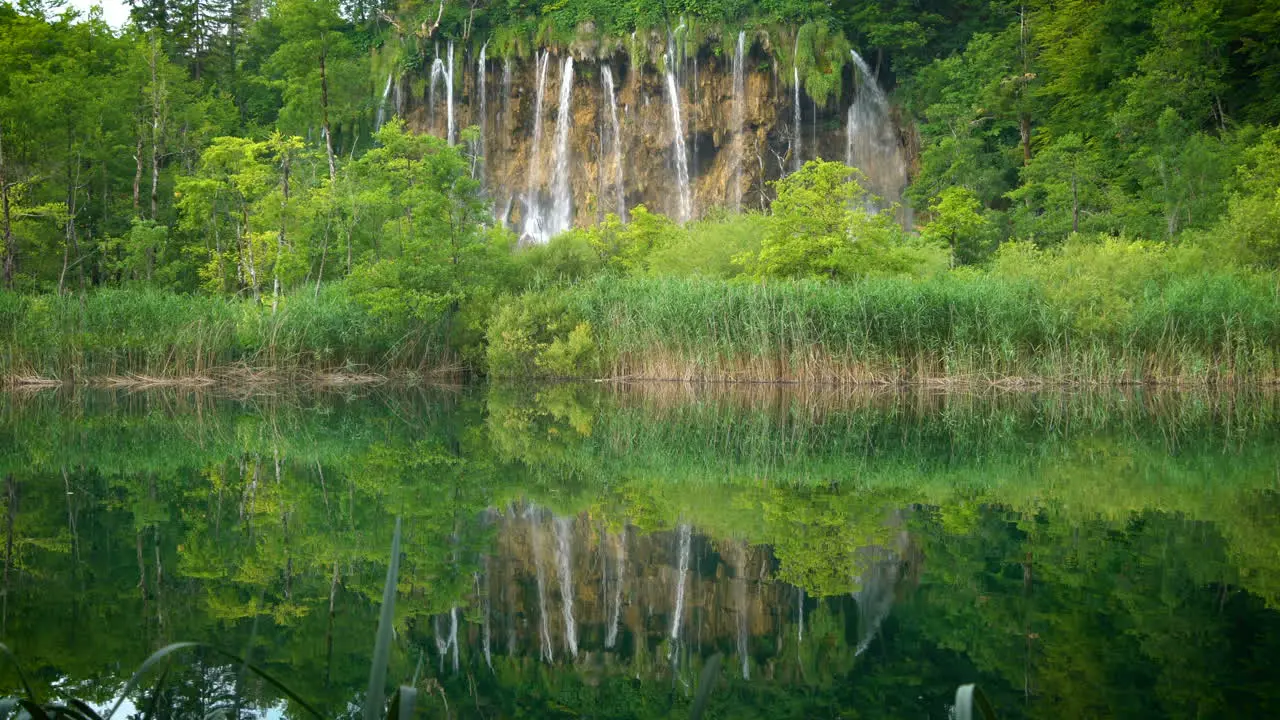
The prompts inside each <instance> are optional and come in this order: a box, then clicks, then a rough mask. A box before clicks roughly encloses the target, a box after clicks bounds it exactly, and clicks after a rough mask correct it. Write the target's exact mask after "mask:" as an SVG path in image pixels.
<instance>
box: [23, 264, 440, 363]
mask: <svg viewBox="0 0 1280 720" xmlns="http://www.w3.org/2000/svg"><path fill="white" fill-rule="evenodd" d="M460 370H461V367H460V365H459V363H458V362H457V360H456V358H455V356H454V354H453V353H451V352H450V351H449V349H448V348H447V347H446V344H445V342H444V333H443V328H442V327H441V326H440V325H432V324H420V325H414V324H408V323H406V324H403V325H396V324H391V323H386V322H383V321H381V320H379V319H377V318H374V317H373V316H371V315H370V314H369V313H368V312H367V311H366V310H365V309H364V308H362V307H361V306H359V305H358V304H357V303H355V302H354V301H352V300H351V299H349V298H348V297H347V296H346V295H345V294H344V292H343V289H342V288H341V287H340V286H334V287H329V288H326V289H325V290H324V291H322V292H321V293H320V294H319V295H318V296H313V295H312V294H311V293H305V294H300V295H297V296H294V297H289V298H286V299H285V301H284V302H282V303H281V305H280V307H279V309H278V311H276V312H272V310H271V308H270V307H269V306H265V305H258V304H256V303H253V302H251V301H248V300H242V299H236V298H224V297H210V296H202V295H183V294H175V293H168V292H163V291H159V290H152V289H142V288H137V289H112V290H101V291H98V292H94V293H90V294H88V295H85V296H63V297H59V296H54V295H39V296H23V295H17V294H13V293H0V377H3V378H5V381H6V384H8V385H10V386H11V387H13V386H19V385H24V386H31V385H33V384H58V383H62V382H73V383H91V384H99V385H108V386H133V387H147V386H158V385H173V384H182V385H202V384H211V383H248V384H259V383H267V382H274V381H276V380H280V379H288V380H290V381H299V380H303V381H307V380H313V381H317V382H323V383H326V384H350V383H362V382H376V381H381V380H383V379H385V378H387V377H389V376H395V375H415V376H423V375H434V374H439V373H442V372H460Z"/></svg>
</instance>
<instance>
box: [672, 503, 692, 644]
mask: <svg viewBox="0 0 1280 720" xmlns="http://www.w3.org/2000/svg"><path fill="white" fill-rule="evenodd" d="M690 536H691V528H690V527H689V526H688V525H687V524H686V525H681V526H680V560H679V565H678V567H677V569H676V610H675V615H673V616H672V618H671V639H672V640H679V639H680V621H681V620H682V619H683V618H684V593H685V583H686V582H687V579H688V575H689V545H690V540H691V537H690Z"/></svg>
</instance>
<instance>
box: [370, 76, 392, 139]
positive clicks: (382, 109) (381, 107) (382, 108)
mask: <svg viewBox="0 0 1280 720" xmlns="http://www.w3.org/2000/svg"><path fill="white" fill-rule="evenodd" d="M391 77H392V73H390V72H388V73H387V86H386V88H384V89H383V90H382V102H380V103H378V118H377V120H376V121H375V122H374V123H373V131H374V132H377V131H379V130H381V129H382V123H384V122H386V119H387V98H388V97H390V96H391Z"/></svg>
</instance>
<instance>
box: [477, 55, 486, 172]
mask: <svg viewBox="0 0 1280 720" xmlns="http://www.w3.org/2000/svg"><path fill="white" fill-rule="evenodd" d="M488 50H489V43H488V42H486V43H485V44H484V45H481V46H480V60H479V62H477V63H476V87H477V88H478V92H479V94H480V140H479V143H478V144H477V153H476V154H477V155H478V156H479V158H480V168H481V170H480V182H481V184H483V183H484V164H485V161H486V157H485V154H486V148H485V137H486V136H487V135H488V134H489V110H488V104H489V102H488V101H489V98H488V92H487V88H486V83H485V74H486V73H485V54H486V53H487V52H488Z"/></svg>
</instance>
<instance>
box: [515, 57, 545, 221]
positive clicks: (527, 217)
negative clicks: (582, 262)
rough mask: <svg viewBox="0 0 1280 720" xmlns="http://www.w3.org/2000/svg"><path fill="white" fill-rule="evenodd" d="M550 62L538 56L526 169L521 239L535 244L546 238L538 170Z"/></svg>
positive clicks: (539, 166)
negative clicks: (531, 134)
mask: <svg viewBox="0 0 1280 720" xmlns="http://www.w3.org/2000/svg"><path fill="white" fill-rule="evenodd" d="M550 60H551V56H550V54H549V53H548V52H547V51H546V50H543V51H542V54H541V55H539V56H538V88H537V91H536V93H535V94H534V96H533V146H532V147H531V148H530V149H529V165H528V167H527V168H525V174H526V175H528V176H529V185H528V188H527V189H526V191H525V196H524V233H523V237H522V238H521V239H522V240H526V241H527V240H532V241H534V242H541V241H542V239H543V238H545V237H546V232H545V231H544V230H543V229H542V209H541V207H540V203H539V202H538V170H539V169H541V165H542V98H543V96H544V94H545V93H546V91H547V65H548V64H549V63H550Z"/></svg>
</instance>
